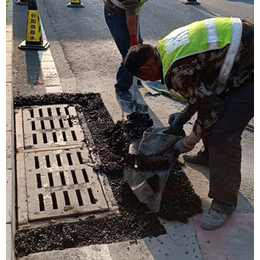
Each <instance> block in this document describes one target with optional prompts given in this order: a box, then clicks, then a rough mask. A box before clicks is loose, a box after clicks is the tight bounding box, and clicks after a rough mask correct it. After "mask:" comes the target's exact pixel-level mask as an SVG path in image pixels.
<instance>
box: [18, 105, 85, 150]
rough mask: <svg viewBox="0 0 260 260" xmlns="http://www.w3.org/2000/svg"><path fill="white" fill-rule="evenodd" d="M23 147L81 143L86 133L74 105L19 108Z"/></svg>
mask: <svg viewBox="0 0 260 260" xmlns="http://www.w3.org/2000/svg"><path fill="white" fill-rule="evenodd" d="M18 114H19V115H18V116H17V120H20V121H21V122H20V125H23V128H24V131H23V136H24V138H23V143H22V144H21V145H22V146H23V147H18V148H23V149H32V148H41V147H55V146H60V145H75V144H81V143H82V140H84V133H83V131H82V128H81V126H80V123H79V119H78V116H77V112H76V110H75V107H74V106H69V105H52V106H48V105H47V106H38V107H26V108H22V109H21V110H18Z"/></svg>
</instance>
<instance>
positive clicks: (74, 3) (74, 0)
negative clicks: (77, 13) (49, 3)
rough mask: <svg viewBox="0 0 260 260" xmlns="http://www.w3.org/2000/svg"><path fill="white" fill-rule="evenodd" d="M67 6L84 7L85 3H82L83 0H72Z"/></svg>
mask: <svg viewBox="0 0 260 260" xmlns="http://www.w3.org/2000/svg"><path fill="white" fill-rule="evenodd" d="M67 7H76V8H83V7H85V5H84V4H82V3H81V0H71V1H70V3H68V4H67Z"/></svg>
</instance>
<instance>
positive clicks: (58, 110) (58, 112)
mask: <svg viewBox="0 0 260 260" xmlns="http://www.w3.org/2000/svg"><path fill="white" fill-rule="evenodd" d="M56 112H57V115H58V116H60V115H61V113H60V107H56Z"/></svg>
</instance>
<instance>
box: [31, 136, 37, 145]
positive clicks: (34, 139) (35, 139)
mask: <svg viewBox="0 0 260 260" xmlns="http://www.w3.org/2000/svg"><path fill="white" fill-rule="evenodd" d="M32 136H33V144H37V134H33V135H32Z"/></svg>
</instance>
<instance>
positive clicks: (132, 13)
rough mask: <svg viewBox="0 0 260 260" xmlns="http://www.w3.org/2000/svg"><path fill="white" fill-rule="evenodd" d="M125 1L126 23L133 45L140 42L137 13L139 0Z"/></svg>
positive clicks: (131, 44)
mask: <svg viewBox="0 0 260 260" xmlns="http://www.w3.org/2000/svg"><path fill="white" fill-rule="evenodd" d="M123 3H124V7H125V14H126V24H127V28H128V33H129V37H130V46H133V45H136V44H138V35H137V26H138V25H137V13H138V5H139V0H125V1H124V2H123Z"/></svg>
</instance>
